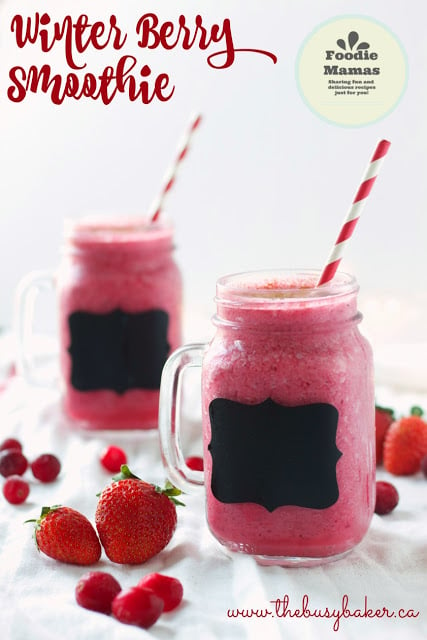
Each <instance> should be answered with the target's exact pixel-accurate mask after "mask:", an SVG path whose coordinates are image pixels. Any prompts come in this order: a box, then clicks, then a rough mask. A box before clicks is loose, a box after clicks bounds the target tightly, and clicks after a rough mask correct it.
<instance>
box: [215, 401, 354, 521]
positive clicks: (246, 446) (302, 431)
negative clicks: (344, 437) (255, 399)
mask: <svg viewBox="0 0 427 640" xmlns="http://www.w3.org/2000/svg"><path fill="white" fill-rule="evenodd" d="M209 415H210V422H211V430H212V437H211V442H210V444H209V446H208V449H209V451H210V453H211V455H212V478H211V488H212V493H213V495H214V496H215V497H216V498H217V500H219V501H221V502H224V503H235V502H255V503H257V504H260V505H262V506H264V507H265V508H266V509H267V510H268V511H270V512H271V511H274V510H275V509H277V507H280V506H284V505H297V506H300V507H307V508H310V509H326V508H328V507H330V506H331V505H333V504H335V502H336V501H337V500H338V495H339V490H338V483H337V477H336V464H337V462H338V460H339V458H340V457H341V455H342V453H341V452H340V451H339V450H338V448H337V446H336V433H337V425H338V410H337V409H336V408H335V407H334V406H332V405H330V404H326V403H316V404H307V405H301V406H297V407H285V406H282V405H280V404H277V403H276V402H274V401H273V400H271V399H268V400H265V402H262V403H261V404H256V405H249V404H241V403H240V402H234V401H232V400H227V399H224V398H215V399H214V400H212V402H211V403H210V405H209Z"/></svg>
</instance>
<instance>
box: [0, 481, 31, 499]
mask: <svg viewBox="0 0 427 640" xmlns="http://www.w3.org/2000/svg"><path fill="white" fill-rule="evenodd" d="M29 493H30V487H29V484H28V482H26V481H25V480H23V478H21V476H17V475H14V476H9V477H8V478H7V479H6V481H5V483H4V485H3V495H4V497H5V498H6V500H7V501H8V502H10V504H22V503H23V502H25V500H26V499H27V498H28V494H29Z"/></svg>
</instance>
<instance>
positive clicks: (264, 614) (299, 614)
mask: <svg viewBox="0 0 427 640" xmlns="http://www.w3.org/2000/svg"><path fill="white" fill-rule="evenodd" d="M270 604H271V605H272V606H271V607H267V608H261V609H255V608H253V609H238V608H236V609H228V610H227V617H228V618H283V619H308V618H318V619H327V620H333V621H334V622H333V627H332V628H333V630H334V631H338V630H339V628H340V624H341V621H342V620H348V619H351V618H358V619H367V620H375V619H377V620H378V619H381V618H386V619H387V618H390V619H401V620H403V619H408V620H409V619H413V618H418V616H419V615H420V612H419V611H417V610H415V609H411V608H399V609H390V608H388V607H385V606H380V607H377V608H373V607H371V606H369V603H368V596H365V597H364V601H363V605H362V606H361V607H360V606H359V607H353V606H351V604H350V601H349V596H348V595H344V596H343V597H342V600H341V603H340V605H339V606H338V607H333V608H332V607H312V606H311V605H310V602H309V596H308V595H307V594H305V595H304V596H303V597H302V600H301V604H300V606H297V607H292V606H291V599H290V597H289V595H287V594H286V595H284V596H283V597H282V598H277V599H275V600H270Z"/></svg>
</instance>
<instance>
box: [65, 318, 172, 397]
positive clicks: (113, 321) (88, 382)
mask: <svg viewBox="0 0 427 640" xmlns="http://www.w3.org/2000/svg"><path fill="white" fill-rule="evenodd" d="M68 322H69V327H70V337H71V344H70V347H69V349H68V351H69V353H70V355H71V384H72V386H73V387H74V388H75V389H77V390H78V391H95V390H100V389H111V390H113V391H116V392H117V393H118V394H122V393H124V392H125V391H128V390H130V389H159V388H160V377H161V373H162V369H163V365H164V364H165V362H166V359H167V357H168V354H169V350H170V345H169V344H168V342H167V331H168V324H169V316H168V314H167V313H166V312H165V311H162V310H160V309H153V310H150V311H143V312H140V313H126V312H124V311H122V310H121V309H114V310H113V311H111V312H110V313H89V312H87V311H75V312H73V313H72V314H70V316H69V318H68Z"/></svg>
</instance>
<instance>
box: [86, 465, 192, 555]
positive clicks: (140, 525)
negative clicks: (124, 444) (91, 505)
mask: <svg viewBox="0 0 427 640" xmlns="http://www.w3.org/2000/svg"><path fill="white" fill-rule="evenodd" d="M180 493H181V492H180V491H179V489H176V488H175V487H173V486H172V485H171V484H170V483H166V488H165V489H161V488H160V487H156V486H155V485H152V484H149V483H148V482H144V481H143V480H140V479H139V478H137V477H136V476H134V475H133V474H132V472H131V471H130V470H129V468H128V467H127V466H126V465H122V470H121V474H120V476H115V477H114V482H113V483H112V484H111V485H109V486H108V487H107V488H106V489H104V491H102V493H101V495H100V497H99V501H98V506H97V508H96V513H95V524H96V528H97V530H98V535H99V538H100V540H101V544H102V546H103V547H104V550H105V553H106V555H107V557H108V558H109V559H110V560H111V561H112V562H117V563H119V564H141V563H142V562H145V561H146V560H149V559H150V558H152V557H153V556H155V555H157V554H158V553H160V551H162V549H164V548H165V547H166V545H167V544H169V542H170V540H171V538H172V536H173V534H174V532H175V529H176V525H177V515H176V506H175V505H176V504H182V503H180V502H179V501H178V500H177V499H176V496H177V495H179V494H180Z"/></svg>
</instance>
